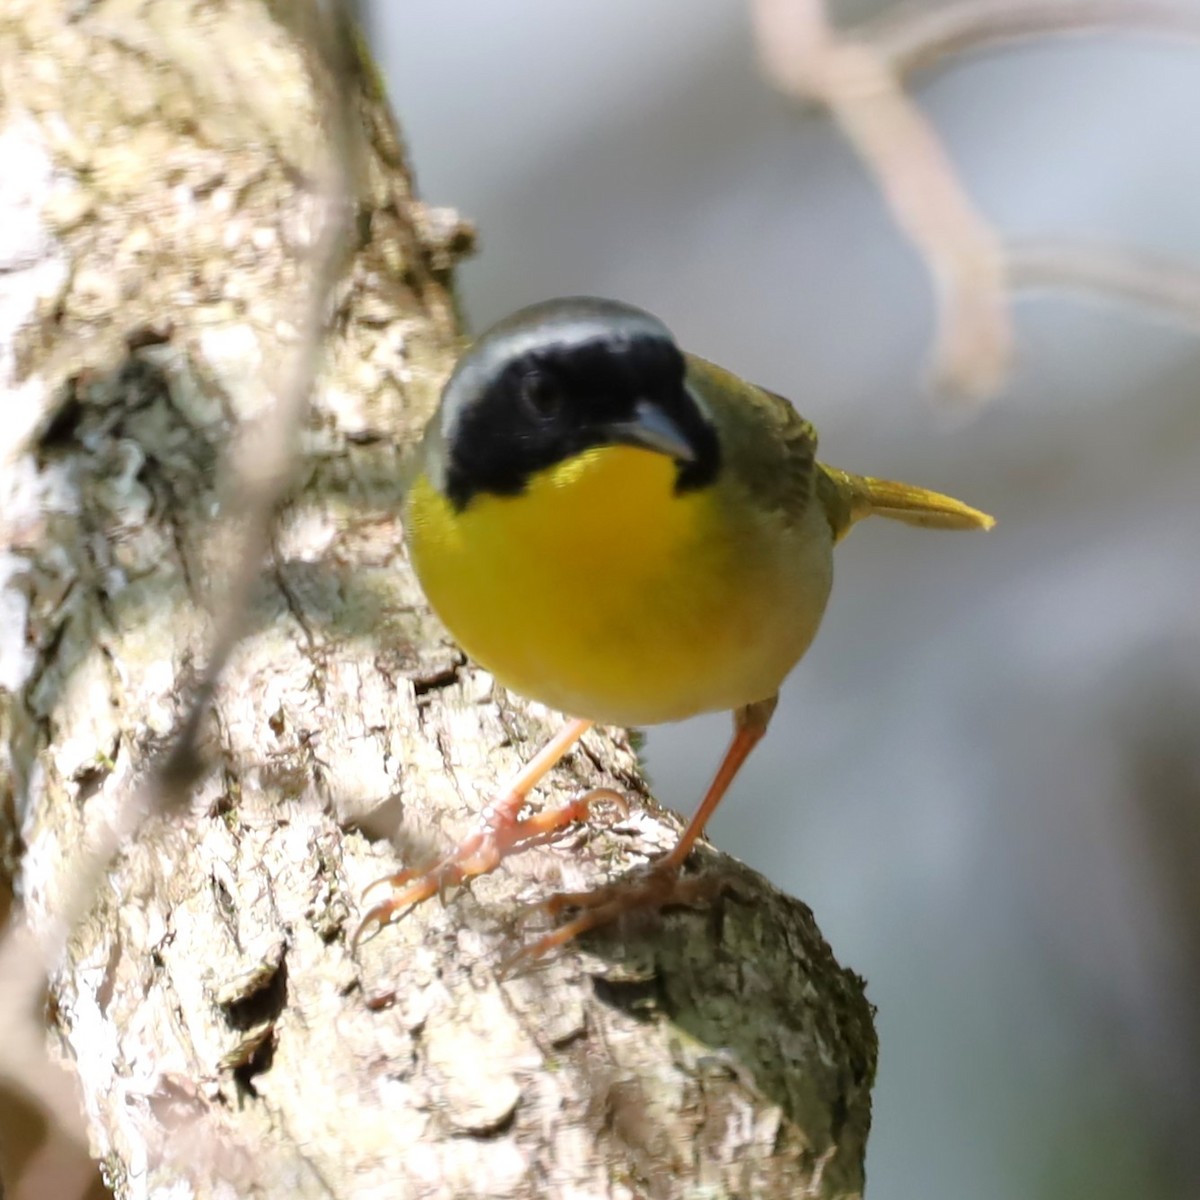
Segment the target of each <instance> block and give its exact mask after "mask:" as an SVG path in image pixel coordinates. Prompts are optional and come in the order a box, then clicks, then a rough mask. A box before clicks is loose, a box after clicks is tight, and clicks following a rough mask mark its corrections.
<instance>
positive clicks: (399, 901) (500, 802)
mask: <svg viewBox="0 0 1200 1200" xmlns="http://www.w3.org/2000/svg"><path fill="white" fill-rule="evenodd" d="M591 727H592V722H591V721H570V722H569V723H568V724H566V725H564V726H563V727H562V729H560V730H559V731H558V733H557V734H555V735H554V737H553V738H551V739H550V741H549V742H547V743H546V745H545V746H543V747H542V749H541V750H539V751H538V753H537V754H536V755H534V757H533V758H532V759H530V760H529V762H528V763H527V764H526V765H525V766H524V767H523V768H522V769H521V771H520V773H519V774H518V775H517V777H516V778H515V779H514V780H513V781H512V784H511V785H510V786H509V788H508V790H507V791H506V792H505V793H504V794H503V795H502V796H501V797H500V798H499V799H497V800H494V801H492V803H490V804H489V805H488V806H487V807H486V808H485V809H484V810H483V812H482V813H481V814H480V821H479V826H478V828H476V830H475V831H474V832H473V833H471V834H470V835H469V836H468V837H466V838H465V839H464V840H463V841H462V842H461V843H460V844H459V845H458V846H457V847H456V848H455V849H454V850H453V851H452V852H451V853H450V854H449V855H447V856H446V857H445V858H444V859H442V861H441V862H439V863H437V864H436V865H434V866H433V867H430V868H429V869H428V870H425V871H415V870H411V869H409V870H405V871H400V872H398V873H397V874H395V875H388V876H386V877H385V878H383V879H378V880H376V881H375V882H374V883H373V884H371V886H370V887H369V888H367V892H366V893H364V895H366V894H369V893H370V892H372V891H374V890H375V888H378V887H387V888H389V889H390V891H391V894H390V895H389V896H388V898H387V899H386V900H382V901H380V903H378V904H376V905H375V906H374V907H373V908H372V909H371V910H370V911H369V912H368V913H367V915H366V916H365V917H364V918H363V920H362V923H361V924H360V925H359V927H358V930H357V931H356V932H355V934H354V938H353V944H354V945H356V946H357V945H358V943H359V942H361V941H362V940H363V939H364V938H371V937H374V935H375V934H376V933H378V932H379V930H381V929H382V928H383V927H384V926H385V925H390V924H392V922H394V921H397V920H399V919H400V917H401V916H403V915H404V913H405V912H407V911H408V910H409V909H411V908H412V907H413V906H414V905H417V904H420V903H421V901H423V900H428V899H429V897H430V896H433V895H435V894H437V893H444V892H445V891H446V890H447V889H448V888H453V887H457V886H459V885H460V884H462V883H464V882H466V881H467V880H468V879H473V878H475V877H476V876H477V875H486V874H487V873H488V872H489V871H492V870H494V869H495V868H496V866H497V865H499V863H500V862H501V861H502V860H503V859H504V858H506V857H507V856H508V855H509V854H513V853H516V852H518V851H520V850H523V849H525V848H527V847H528V846H530V845H532V844H534V843H535V842H538V841H541V840H543V839H544V838H546V837H547V836H549V835H550V834H552V833H555V832H557V831H558V830H560V829H565V828H566V827H567V826H568V825H570V824H572V823H574V822H576V821H583V820H585V819H586V818H587V815H588V810H589V809H590V808H591V806H592V805H593V804H594V803H596V802H597V801H598V800H607V801H610V802H611V803H613V804H615V805H616V806H617V807H618V808H619V809H620V810H621V811H622V812H627V811H628V809H627V806H626V803H625V799H624V797H623V796H621V794H620V793H619V792H614V791H613V790H612V789H611V788H597V789H594V790H593V791H590V792H587V793H586V794H584V795H582V796H579V797H577V798H576V799H575V800H573V801H571V803H570V804H565V805H563V806H562V807H561V808H552V809H545V810H543V811H542V812H538V813H534V814H533V815H532V816H528V817H524V818H522V817H521V815H520V813H521V809H522V808H523V807H524V806H525V801H526V799H527V798H528V796H529V793H530V792H531V791H532V790H533V789H534V788H535V787H536V786H537V785H538V783H540V782H541V780H542V779H543V778H544V777H545V776H546V774H547V773H548V772H549V771H550V770H551V769H552V768H553V767H554V766H556V765H557V764H558V762H559V761H560V760H561V759H562V757H563V755H565V754H566V753H567V751H568V750H570V749H571V747H572V746H574V745H575V743H576V742H577V741H579V739H580V738H581V737H583V735H584V734H585V733H586V732H587V731H588V730H589V729H590V728H591Z"/></svg>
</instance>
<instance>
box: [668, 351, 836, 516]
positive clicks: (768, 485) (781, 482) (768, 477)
mask: <svg viewBox="0 0 1200 1200" xmlns="http://www.w3.org/2000/svg"><path fill="white" fill-rule="evenodd" d="M687 363H688V372H687V382H688V386H689V387H691V388H692V390H693V392H694V393H695V395H696V396H697V398H698V399H699V400H700V402H701V403H702V404H703V405H704V406H705V407H706V408H707V409H708V411H709V412H710V413H711V415H712V419H713V421H714V422H715V423H716V425H717V428H718V431H719V434H720V441H721V453H722V456H723V460H724V461H723V464H722V469H723V470H729V471H732V472H733V474H734V476H735V477H736V478H737V480H738V481H739V482H740V483H741V484H742V486H744V487H745V488H746V489H747V490H748V491H749V492H750V494H751V495H752V497H753V498H754V500H755V501H756V502H757V503H758V504H759V505H761V506H762V507H763V508H765V509H770V510H774V511H782V512H783V513H784V514H785V515H786V516H787V517H789V518H790V519H793V520H798V519H799V518H800V517H801V516H802V515H803V514H804V511H805V509H806V508H807V506H808V505H809V503H810V502H811V501H812V497H813V488H814V482H815V479H816V469H817V468H816V459H817V432H816V430H815V429H814V428H813V427H812V425H811V424H810V423H809V422H808V421H806V420H805V419H804V418H803V417H802V416H801V415H800V414H799V413H798V412H797V411H796V410H795V409H794V408H793V407H792V405H791V403H790V402H789V401H788V400H786V399H785V398H784V397H783V396H780V395H778V394H777V393H775V392H771V391H767V390H766V389H765V388H761V387H758V386H757V385H755V384H753V383H747V382H746V381H745V380H744V379H741V378H739V377H738V376H737V375H734V374H733V373H732V372H731V371H726V370H725V369H724V368H722V367H718V366H716V365H715V364H714V363H710V362H707V361H705V360H704V359H702V358H697V357H695V356H694V355H690V354H689V355H688V356H687Z"/></svg>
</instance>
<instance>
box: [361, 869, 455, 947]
mask: <svg viewBox="0 0 1200 1200" xmlns="http://www.w3.org/2000/svg"><path fill="white" fill-rule="evenodd" d="M414 874H415V872H413V871H401V872H400V874H399V875H385V876H384V877H383V878H382V879H377V880H375V882H374V883H372V884H369V885H368V886H367V889H366V891H365V892H363V895H364V896H366V895H367V894H368V893H369V892H371V891H373V890H374V889H375V888H377V887H381V886H382V885H383V884H385V883H386V884H388V885H390V886H392V887H394V886H395V882H394V881H395V880H397V879H399V880H401V881H403V880H404V879H405V878H412V877H413V875H414ZM440 874H441V873H440V872H430V873H429V874H427V875H425V876H423V877H422V878H420V879H419V880H418V881H417V882H416V883H413V884H410V885H409V886H408V887H405V888H403V890H402V891H401V892H400V893H399V894H398V895H392V896H391V897H389V898H388V899H387V900H381V901H380V902H379V903H378V904H376V905H375V907H374V908H372V909H370V910H369V911H368V912H367V915H366V916H365V917H363V919H362V921H361V922H360V923H359V926H358V928H357V929H356V930H355V931H354V936H353V937H352V938H351V939H350V948H351V949H352V950H357V949H358V947H359V946H361V945H362V944H363V943H364V942H369V941H370V940H371V939H372V938H373V937H374V936H375V935H376V934H377V933H379V932H380V931H381V930H383V929H386V928H387V927H388V926H389V925H395V924H396V923H397V922H398V921H401V920H403V919H404V918H405V917H406V916H408V914H409V913H410V912H412V910H413V909H414V908H416V906H417V905H418V904H420V903H421V901H422V900H428V899H429V897H430V896H432V895H434V893H436V892H439V891H441V890H442V887H443V886H444V883H445V881H444V880H442V879H440Z"/></svg>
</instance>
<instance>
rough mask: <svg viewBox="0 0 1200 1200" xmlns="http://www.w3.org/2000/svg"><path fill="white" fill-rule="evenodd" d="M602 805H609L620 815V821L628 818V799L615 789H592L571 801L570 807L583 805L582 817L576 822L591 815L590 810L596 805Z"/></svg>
mask: <svg viewBox="0 0 1200 1200" xmlns="http://www.w3.org/2000/svg"><path fill="white" fill-rule="evenodd" d="M602 803H606V804H611V805H612V806H613V808H615V809H616V810H617V812H619V813H620V814H621V820H622V821H624V820H625V818H626V817H628V816H629V799H628V797H627V796H626V795H625V794H624V792H618V791H617V789H616V788H608V787H600V788H592V790H591V791H590V792H584V793H583V795H582V796H579V797H577V798H576V799H575V800H573V801H572V802H571V807H572V808H574V807H575V805H577V804H582V805H583V813H582V816H580V817H579V818H577V819H578V820H583V819H584V818H585V817H588V816H590V815H591V811H592V809H593V808H594V807H595V806H596V805H597V804H602Z"/></svg>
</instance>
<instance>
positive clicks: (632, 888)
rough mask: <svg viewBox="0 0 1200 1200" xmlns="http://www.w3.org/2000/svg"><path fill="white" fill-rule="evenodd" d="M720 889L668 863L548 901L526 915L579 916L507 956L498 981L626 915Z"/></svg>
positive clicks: (704, 897)
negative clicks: (569, 913)
mask: <svg viewBox="0 0 1200 1200" xmlns="http://www.w3.org/2000/svg"><path fill="white" fill-rule="evenodd" d="M724 887H725V881H724V880H721V879H714V878H712V877H705V876H699V877H697V878H694V879H687V878H683V877H681V876H680V874H679V869H678V867H676V866H675V865H674V864H673V863H671V862H669V861H666V860H660V861H659V862H658V863H655V864H654V865H653V866H652V867H651V868H650V869H649V871H646V872H645V873H637V874H635V875H634V876H633V877H632V878H629V877H627V878H625V879H623V880H618V881H617V882H616V883H610V884H607V885H605V886H604V887H599V888H595V889H594V890H592V891H590V892H559V893H558V894H557V895H554V896H549V897H547V898H546V899H545V900H542V901H540V902H539V903H537V904H534V905H531V906H530V909H529V911H530V912H545V913H548V914H549V915H550V916H552V917H558V916H560V915H561V914H562V913H564V912H566V911H567V910H569V909H577V910H580V911H579V915H578V916H576V917H573V918H572V919H571V920H569V921H566V922H564V923H563V924H562V925H559V926H557V927H556V928H554V929H552V930H550V932H549V933H546V934H543V935H542V936H541V937H539V938H536V939H535V940H534V941H532V942H530V943H528V945H524V946H521V947H520V948H519V949H518V950H516V951H514V952H513V953H512V954H510V955H509V956H508V957H507V958H505V959H504V961H503V962H502V963H501V964H500V973H501V977H502V978H503V977H507V976H508V975H509V974H510V973H511V972H512V971H513V970H514V969H515V968H517V967H520V966H522V965H524V964H529V963H532V962H535V961H536V960H538V959H540V958H543V957H545V956H546V955H547V954H549V953H550V952H551V951H554V950H559V949H561V948H562V947H563V946H565V945H566V944H567V943H568V942H571V941H574V939H575V938H577V937H579V935H580V934H583V933H587V932H589V931H590V930H593V929H599V928H601V927H602V926H604V925H609V924H611V923H612V922H613V921H615V920H617V919H618V918H619V917H621V916H623V915H624V914H625V913H628V912H634V911H636V910H637V909H643V908H649V909H655V908H664V907H667V906H668V905H687V906H692V905H695V904H698V903H703V902H706V901H708V900H710V899H711V898H712V896H713V895H714V894H716V893H719V892H720V891H722V890H723V889H724Z"/></svg>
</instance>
